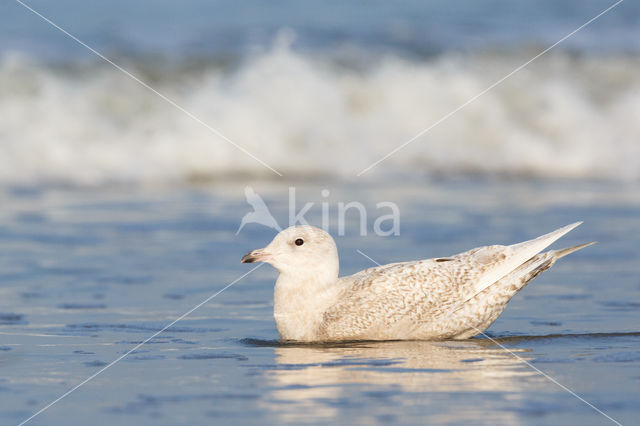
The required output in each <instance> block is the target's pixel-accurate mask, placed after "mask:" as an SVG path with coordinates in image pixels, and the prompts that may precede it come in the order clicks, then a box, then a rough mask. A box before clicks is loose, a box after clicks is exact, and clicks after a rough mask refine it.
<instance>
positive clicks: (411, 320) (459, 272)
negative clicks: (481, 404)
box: [242, 222, 594, 342]
mask: <svg viewBox="0 0 640 426" xmlns="http://www.w3.org/2000/svg"><path fill="white" fill-rule="evenodd" d="M581 223H582V222H576V223H573V224H571V225H567V226H565V227H563V228H560V229H558V230H556V231H553V232H551V233H548V234H545V235H542V236H541V237H538V238H535V239H532V240H529V241H525V242H522V243H519V244H513V245H510V246H503V245H491V246H486V247H478V248H475V249H472V250H469V251H466V252H463V253H459V254H456V255H453V256H448V257H440V258H433V259H424V260H414V261H408V262H398V263H391V264H388V265H381V266H377V267H373V268H369V269H365V270H363V271H360V272H358V273H356V274H353V275H350V276H345V277H340V278H339V277H338V272H339V260H338V250H337V248H336V244H335V242H334V240H333V238H332V237H331V235H329V234H328V233H327V232H325V231H323V230H321V229H318V228H315V227H313V226H292V227H289V228H287V229H285V230H283V231H281V232H280V233H279V234H278V235H276V237H275V238H274V239H273V241H271V243H269V245H267V246H266V247H265V248H262V249H258V250H253V251H251V252H249V253H247V254H246V255H245V256H244V257H243V258H242V263H253V262H266V263H269V264H271V265H272V266H273V267H274V268H275V269H276V270H278V272H280V275H279V277H278V279H277V281H276V284H275V288H274V305H273V306H274V309H273V311H274V312H273V315H274V319H275V322H276V327H277V329H278V333H279V334H280V337H281V339H282V340H290V341H299V342H321V341H356V340H444V339H467V338H471V337H473V336H475V335H477V334H480V333H482V332H483V331H484V330H486V329H487V328H488V327H489V326H490V325H491V324H492V323H493V322H494V321H495V320H496V319H497V318H498V316H499V315H500V314H501V313H502V311H504V309H505V307H506V305H507V302H508V301H509V300H510V299H511V298H512V297H513V296H514V295H515V294H516V293H518V292H519V291H520V290H522V289H523V288H524V287H525V286H526V285H527V284H528V283H529V282H530V281H531V280H532V279H534V278H535V277H536V276H538V275H539V274H540V273H542V272H543V271H545V270H547V269H549V268H550V267H551V266H553V264H554V263H555V262H556V260H558V259H560V258H561V257H564V256H566V255H568V254H569V253H573V252H574V251H577V250H580V249H582V248H584V247H587V246H590V245H591V244H594V243H587V244H581V245H578V246H574V247H570V248H565V249H561V250H550V251H546V252H542V251H543V250H544V249H545V248H547V247H548V246H549V245H551V244H552V243H553V242H554V241H556V240H557V239H559V238H560V237H562V236H563V235H565V234H566V233H568V232H569V231H571V230H572V229H574V228H575V227H576V226H578V225H580V224H581Z"/></svg>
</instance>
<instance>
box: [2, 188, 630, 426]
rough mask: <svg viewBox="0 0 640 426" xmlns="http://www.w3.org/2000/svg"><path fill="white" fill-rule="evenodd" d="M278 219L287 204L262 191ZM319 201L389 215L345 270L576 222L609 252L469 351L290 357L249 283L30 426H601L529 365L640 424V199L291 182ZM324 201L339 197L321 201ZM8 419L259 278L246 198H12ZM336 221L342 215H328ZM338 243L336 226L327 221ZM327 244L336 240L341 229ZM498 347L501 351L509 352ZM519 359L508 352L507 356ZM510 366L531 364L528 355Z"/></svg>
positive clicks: (5, 265) (6, 232)
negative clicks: (394, 229) (393, 425)
mask: <svg viewBox="0 0 640 426" xmlns="http://www.w3.org/2000/svg"><path fill="white" fill-rule="evenodd" d="M250 183H251V184H252V185H254V187H255V189H256V191H257V192H258V193H260V194H262V196H263V197H264V198H265V202H266V203H267V204H268V205H269V207H270V208H271V210H272V212H273V213H274V216H275V217H276V219H278V220H279V221H280V222H283V223H284V222H286V220H287V212H288V202H289V200H288V190H287V189H286V188H282V187H281V186H280V185H279V184H273V183H264V182H263V183H260V182H257V181H251V182H250ZM297 188H298V192H297V194H296V195H297V197H296V198H297V200H296V203H297V208H298V209H300V208H301V207H302V205H303V204H305V203H306V202H315V204H314V206H313V207H312V208H311V210H310V214H309V215H308V216H307V218H308V219H309V220H310V221H311V222H312V223H316V224H319V222H320V220H321V215H322V212H321V210H322V209H321V206H320V200H324V201H325V202H328V203H329V208H330V213H332V214H335V208H336V203H337V202H338V201H340V200H343V201H351V200H360V201H361V202H362V203H363V204H365V205H367V206H368V207H369V209H368V211H369V212H370V213H371V216H370V217H369V219H368V224H367V227H368V229H369V230H371V229H372V222H373V220H374V219H375V217H376V213H375V208H374V207H373V205H374V204H375V202H378V201H379V200H388V201H393V202H395V203H397V205H398V207H399V208H400V211H401V228H400V231H401V234H400V235H399V236H396V237H377V236H375V235H372V234H370V235H368V236H366V237H361V236H360V235H359V233H358V231H357V228H358V217H357V215H355V214H354V215H350V216H347V217H348V219H349V223H350V226H349V227H348V228H347V232H346V234H345V235H344V236H342V237H336V241H337V244H338V247H339V250H340V257H341V264H342V266H341V273H342V274H348V273H353V272H355V271H357V270H360V269H363V268H366V267H369V266H371V264H370V261H369V260H368V259H366V258H364V257H363V256H361V255H360V254H358V253H357V252H356V250H360V251H362V252H363V253H365V254H367V255H368V256H370V257H372V258H373V259H375V260H376V261H378V262H380V263H387V262H393V261H397V260H404V259H412V258H420V257H432V256H442V255H448V254H451V253H455V252H458V251H462V250H465V249H468V248H470V247H475V246H479V245H484V244H488V243H513V242H517V241H520V240H522V239H525V238H530V237H533V236H536V235H538V234H541V233H543V232H547V231H550V230H552V229H555V228H557V227H559V226H561V225H564V224H566V223H569V222H571V221H574V220H578V219H582V220H584V221H585V223H584V224H583V225H582V226H581V227H579V228H578V229H576V230H575V231H573V232H572V233H571V234H569V235H567V236H566V237H565V238H564V239H563V241H562V244H560V246H569V245H572V244H578V243H582V242H585V241H592V240H597V241H598V244H597V245H595V246H593V247H590V248H589V249H585V250H583V251H581V252H579V253H575V254H572V255H571V256H569V257H567V258H565V259H563V260H562V261H561V262H559V263H558V264H557V265H556V266H554V267H553V268H552V269H551V270H550V271H548V272H545V273H544V274H543V275H541V276H540V277H538V278H536V280H535V281H534V282H533V283H532V284H531V285H529V286H528V287H526V288H525V289H524V290H523V291H522V292H521V293H520V294H519V295H517V296H516V297H515V298H514V299H513V300H512V301H511V302H510V304H509V306H508V308H507V309H506V311H505V312H504V314H503V315H502V316H501V317H500V318H499V319H498V321H496V323H494V324H493V325H492V326H491V328H490V329H489V330H488V335H489V336H492V337H493V338H495V339H496V341H497V342H499V343H500V344H501V345H503V347H500V346H498V345H497V344H496V343H494V342H491V341H489V340H488V339H486V338H482V337H480V338H477V339H472V340H470V341H464V342H439V343H433V342H389V343H362V344H343V345H320V346H314V345H302V346H296V345H281V344H279V343H278V342H277V339H278V335H277V332H276V330H275V326H274V322H273V319H272V309H273V304H272V290H273V283H274V280H275V278H276V272H275V271H274V270H272V269H270V267H269V266H264V267H261V268H259V269H257V270H256V271H255V272H253V273H252V274H250V275H248V276H246V277H245V278H243V279H242V280H240V281H239V282H237V283H236V284H234V285H233V286H231V287H230V288H228V289H227V290H225V291H224V292H222V293H220V294H219V295H218V296H216V297H215V298H213V299H212V300H211V301H210V302H209V303H206V304H205V305H204V306H202V307H200V308H199V309H197V310H196V311H194V312H193V313H192V314H190V315H189V316H187V317H186V318H184V319H182V320H181V321H179V322H178V323H177V324H175V326H173V327H171V328H170V329H168V330H167V331H165V332H164V333H162V334H160V335H158V336H157V337H156V338H154V339H153V340H151V341H150V342H148V343H147V344H145V345H143V346H141V347H139V348H138V349H137V350H135V351H134V352H133V353H131V354H130V355H128V356H127V357H126V358H124V359H123V360H121V361H120V362H119V363H117V364H115V365H113V366H112V367H110V368H109V369H107V370H106V371H104V372H103V373H101V374H100V375H98V376H97V377H96V378H95V379H93V380H92V381H90V382H89V383H87V384H86V385H84V386H82V387H81V388H79V389H77V390H76V391H75V392H73V393H72V394H70V395H69V396H68V397H66V398H65V399H63V400H61V401H60V402H58V403H57V404H55V405H54V406H52V407H51V408H49V409H48V410H46V411H45V412H44V413H42V414H41V415H39V416H38V417H36V418H35V419H33V421H32V424H65V425H76V424H77V425H80V424H86V423H88V422H95V421H98V422H99V423H101V424H110V423H119V424H136V425H143V424H150V425H151V424H153V425H157V424H176V423H214V422H215V423H219V422H221V423H231V422H234V423H237V422H239V423H264V422H267V423H281V422H293V423H299V422H302V421H308V422H311V423H325V422H329V421H331V422H340V423H386V422H389V421H394V422H400V423H424V422H428V423H438V422H442V423H463V422H472V423H476V424H477V423H480V424H496V423H500V424H504V423H523V424H565V423H567V422H569V423H577V422H580V423H583V424H607V423H608V420H607V419H606V418H604V417H603V416H602V415H601V414H598V413H597V412H595V411H594V410H593V409H591V408H590V407H588V406H587V405H585V404H584V403H583V402H581V401H579V400H578V399H576V398H575V397H574V396H572V395H570V394H569V393H567V392H566V391H565V390H563V389H561V388H560V387H558V386H557V385H556V384H554V383H552V382H551V381H549V380H548V379H546V378H544V377H542V376H541V375H540V374H539V373H537V372H536V371H534V370H533V369H532V368H531V367H529V366H527V365H526V364H525V363H524V362H523V361H522V360H521V359H524V360H526V361H528V362H530V363H531V364H532V365H533V366H535V367H536V368H538V369H540V370H542V371H543V372H545V373H546V374H548V375H550V376H551V377H553V378H554V379H555V380H557V381H558V382H560V383H561V384H563V385H564V386H566V387H568V388H569V389H571V390H573V391H574V392H576V393H577V394H579V395H580V396H581V397H583V398H584V399H586V400H587V401H589V402H590V403H592V404H594V405H595V406H596V407H598V409H600V410H602V411H604V412H605V413H607V414H608V415H610V416H611V417H613V418H614V419H616V420H617V421H620V422H621V423H623V424H633V423H634V419H635V418H636V417H637V416H638V414H639V413H640V404H638V400H637V391H638V384H639V382H638V380H639V377H640V375H639V373H640V371H639V367H640V330H639V329H638V300H640V282H639V281H638V257H639V255H640V252H639V251H638V241H640V220H639V218H638V213H639V211H640V210H639V206H638V199H640V198H638V195H639V194H638V190H637V187H636V186H624V185H623V186H621V185H618V184H606V183H589V184H587V183H575V182H573V183H572V182H553V181H552V182H527V181H519V182H518V181H514V182H511V183H507V182H500V181H485V180H480V181H472V180H457V181H440V182H438V181H431V182H426V183H425V182H424V181H421V180H417V181H413V182H408V181H405V182H404V185H403V190H402V191H398V190H397V183H391V184H390V183H383V182H379V183H376V184H357V185H356V184H350V185H345V184H339V183H335V182H334V184H333V185H327V186H319V185H317V184H310V183H304V182H298V187H297ZM322 189H330V190H331V195H330V196H329V197H328V198H321V197H320V193H321V191H322ZM1 197H2V204H3V206H4V207H5V208H4V209H3V210H2V216H1V218H0V249H1V250H2V252H3V256H2V258H1V260H0V270H1V271H2V274H1V276H0V280H1V282H2V287H1V291H2V298H0V337H1V342H2V343H1V344H0V347H1V348H2V350H1V351H0V371H1V373H0V377H1V379H0V392H1V393H2V398H1V399H0V401H1V402H0V418H1V421H0V422H1V423H3V424H17V423H19V422H20V421H22V420H24V419H26V418H28V417H29V416H30V415H32V414H33V413H35V412H36V411H37V410H39V409H40V408H42V407H44V406H45V405H46V404H48V403H49V402H51V401H53V400H54V399H56V398H57V397H58V396H60V395H61V394H63V393H64V392H65V391H67V390H69V389H70V388H72V387H73V386H75V385H76V384H78V383H80V382H81V381H82V380H84V379H86V378H87V377H89V376H90V375H92V374H93V373H95V372H97V371H98V370H99V369H101V368H102V367H104V366H106V365H107V364H108V363H110V362H112V361H113V360H115V359H116V358H118V357H119V356H121V355H122V354H124V353H126V352H127V351H129V350H131V349H132V348H134V347H135V346H136V345H137V344H138V343H140V342H142V341H144V340H145V339H146V338H148V337H150V336H151V335H153V334H154V333H155V332H157V331H159V330H161V329H162V328H163V327H164V326H165V325H167V324H169V323H170V322H171V321H172V320H174V319H175V318H178V317H179V316H180V315H182V314H183V313H185V312H187V311H188V310H189V309H191V308H192V307H194V306H196V305H197V304H199V303H201V302H202V301H204V300H205V299H206V298H208V297H209V296H211V295H212V294H214V293H215V292H217V291H219V290H220V289H222V288H223V287H225V286H226V285H227V284H229V283H231V282H232V281H233V280H235V279H237V278H238V277H240V276H242V274H244V273H246V272H247V271H248V267H247V265H242V264H240V263H239V260H240V257H241V256H242V255H243V254H244V253H245V252H247V251H248V250H250V249H253V248H257V247H262V246H264V245H265V244H267V243H268V242H269V240H270V239H271V238H272V236H273V232H272V231H271V230H269V229H268V228H265V227H262V226H260V225H255V224H250V225H247V226H246V227H245V228H244V229H243V230H242V231H241V232H240V233H239V235H237V236H236V235H235V232H236V230H237V227H238V225H239V219H240V218H241V217H242V216H243V215H244V214H245V213H246V212H247V211H249V206H248V205H246V203H245V200H244V191H243V185H242V184H232V183H225V184H206V185H204V186H195V187H189V188H184V187H175V188H155V189H154V188H150V189H131V188H129V189H125V188H116V187H112V188H102V189H100V190H95V189H86V190H82V189H41V188H33V187H31V188H29V187H16V188H13V189H6V190H4V191H3V192H2V195H1ZM331 217H332V216H331ZM330 225H331V226H334V225H335V222H334V219H333V218H331V219H330ZM332 232H333V233H334V234H337V233H336V230H335V229H333V230H332ZM505 348H506V349H505ZM510 352H513V353H510ZM514 354H515V355H517V356H518V357H520V358H521V359H519V358H516V357H515V356H514Z"/></svg>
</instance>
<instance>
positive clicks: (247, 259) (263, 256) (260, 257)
mask: <svg viewBox="0 0 640 426" xmlns="http://www.w3.org/2000/svg"><path fill="white" fill-rule="evenodd" d="M269 260H271V255H270V254H269V253H267V252H266V251H265V249H258V250H253V251H250V252H249V253H247V254H245V255H244V256H242V260H241V262H242V263H254V262H268V261H269Z"/></svg>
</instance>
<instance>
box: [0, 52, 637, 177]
mask: <svg viewBox="0 0 640 426" xmlns="http://www.w3.org/2000/svg"><path fill="white" fill-rule="evenodd" d="M537 52H538V51H537V50H534V49H531V50H530V51H527V49H524V51H521V52H514V51H511V52H484V53H476V54H468V55H461V54H442V55H440V56H437V57H431V58H418V59H416V58H406V57H399V56H390V55H382V56H378V57H376V58H374V59H371V58H369V59H364V60H353V61H351V62H350V61H348V60H347V61H345V60H339V59H336V58H335V57H333V58H329V57H328V56H327V55H318V54H316V55H305V54H302V53H297V52H295V51H293V50H292V49H290V48H289V47H288V46H287V45H286V44H282V45H276V46H275V47H273V48H271V49H268V50H265V51H262V52H257V53H254V54H253V55H251V56H250V57H247V58H246V59H244V60H243V61H241V62H239V63H236V64H233V65H227V64H224V63H220V62H215V61H205V60H202V61H190V62H188V63H187V62H186V61H185V62H184V63H181V64H176V63H173V64H168V63H161V64H159V65H158V63H156V62H154V61H152V60H149V59H146V60H142V59H139V60H127V61H124V65H123V66H124V67H125V68H126V69H128V70H130V71H131V72H132V73H134V74H135V75H137V76H139V77H140V78H141V79H142V80H144V81H146V82H148V83H149V84H150V85H151V86H153V88H155V89H156V90H157V91H158V92H160V93H162V94H163V95H166V96H167V97H168V98H170V99H172V100H173V101H175V102H176V103H177V104H178V105H180V106H181V107H183V108H184V109H185V110H187V111H189V112H190V113H192V114H193V115H194V116H195V117H197V118H199V119H201V120H202V121H203V122H205V123H207V124H208V125H210V126H212V128H215V129H216V130H218V131H219V132H221V133H222V134H224V135H225V136H226V137H228V138H229V139H230V140H232V141H234V142H235V143H237V144H238V145H240V146H241V147H243V148H244V149H246V150H247V151H248V152H250V153H252V154H253V155H255V157H257V158H259V159H261V160H262V161H264V162H265V163H267V164H268V165H270V166H271V167H273V168H275V169H277V170H279V171H280V172H282V173H284V174H285V175H296V176H313V175H317V174H327V173H329V174H333V175H336V176H355V175H356V174H357V173H358V172H360V171H361V170H363V169H364V168H366V167H367V166H369V165H370V164H372V163H373V162H375V161H377V160H379V159H380V158H381V157H383V156H384V155H386V154H387V153H389V152H390V151H392V150H393V149H394V148H396V147H398V146H399V145H401V144H403V143H404V142H405V141H407V140H409V139H411V138H412V137H413V136H414V135H416V134H417V133H418V132H420V131H422V130H423V129H426V128H428V127H429V126H431V125H432V124H433V123H436V122H438V120H439V119H441V118H442V117H443V116H445V115H446V114H448V113H449V112H450V111H452V110H455V109H456V108H457V107H459V106H460V105H462V104H464V103H465V102H467V101H468V100H470V99H472V98H473V97H474V96H476V95H477V94H479V93H481V92H482V91H483V90H485V89H486V88H487V87H489V86H490V85H491V84H493V83H494V82H496V81H497V80H499V79H500V78H502V77H503V76H504V75H506V74H508V73H509V72H511V71H512V70H513V69H515V68H516V67H517V66H519V65H520V64H522V63H523V62H525V61H526V60H528V59H529V58H530V57H532V56H534V55H535V54H536V53H537ZM347 56H348V55H347ZM354 56H357V55H354ZM343 59H344V58H343ZM160 62H162V61H160ZM638 69H640V58H638V56H636V55H625V54H616V55H612V56H608V57H605V56H597V55H596V56H589V55H576V54H571V53H567V52H556V53H550V54H548V55H546V56H544V57H542V58H540V59H539V60H537V61H536V62H534V63H532V64H531V65H529V66H528V67H526V68H524V69H523V70H522V71H520V72H518V73H517V74H515V75H513V76H512V77H510V78H509V79H507V80H505V81H504V82H503V83H501V84H500V85H498V86H496V87H495V88H493V89H492V90H489V91H488V92H487V93H485V94H484V95H482V96H481V97H479V98H478V99H476V100H475V101H474V102H472V103H470V104H469V105H467V106H466V107H464V108H462V109H461V110H459V111H458V112H457V113H455V114H454V115H452V116H451V117H450V118H448V119H447V120H445V121H443V122H441V123H440V124H439V125H437V126H436V127H434V128H433V129H431V130H430V131H428V132H426V133H425V134H424V135H422V136H421V137H420V138H418V139H416V140H415V141H413V142H411V143H410V144H409V145H407V146H406V147H404V148H403V149H401V150H399V151H398V152H397V153H395V154H394V155H392V156H390V157H389V158H388V159H386V160H385V161H383V162H381V163H380V164H379V165H377V166H376V167H375V168H373V169H372V170H370V171H369V172H367V173H368V174H371V175H376V174H381V173H388V172H390V171H396V172H397V171H407V170H409V171H419V172H424V173H429V174H445V175H460V174H480V175H509V176H511V175H515V176H533V177H545V178H546V177H548V178H572V179H594V178H595V179H621V180H637V179H640V120H638V117H640V74H638V73H637V70H638ZM237 174H242V175H249V176H271V175H273V173H272V172H271V171H270V170H269V169H268V168H266V167H265V166H263V165H262V164H260V163H259V162H257V161H256V160H255V159H253V158H251V157H250V156H248V155H246V154H245V153H243V152H241V151H240V150H239V149H238V148H236V147H234V146H233V145H232V144H231V143H229V142H228V141H225V140H223V139H222V138H221V137H220V136H218V135H216V134H214V133H213V132H212V131H211V130H210V129H208V128H207V127H206V126H204V125H203V124H202V123H199V122H198V121H197V120H194V119H193V117H190V116H188V115H187V114H185V113H184V112H182V111H180V110H178V109H176V108H175V107H174V106H172V105H170V104H169V103H168V102H166V101H165V100H163V99H161V98H159V97H158V96H157V94H155V93H153V92H152V91H150V90H148V89H146V88H145V87H143V86H142V85H140V84H138V83H137V82H135V81H133V80H132V79H131V78H128V77H127V76H126V75H124V74H123V73H122V72H120V71H118V70H116V69H114V68H113V67H111V66H110V65H108V64H105V63H85V64H79V63H68V64H64V63H62V64H61V63H58V64H41V63H37V62H34V61H32V60H30V59H28V58H27V57H24V56H16V55H6V56H5V57H4V58H2V60H0V182H1V183H4V184H13V183H43V182H56V183H71V184H103V183H110V182H134V183H144V182H181V181H189V180H193V179H216V178H218V177H224V176H233V175H237Z"/></svg>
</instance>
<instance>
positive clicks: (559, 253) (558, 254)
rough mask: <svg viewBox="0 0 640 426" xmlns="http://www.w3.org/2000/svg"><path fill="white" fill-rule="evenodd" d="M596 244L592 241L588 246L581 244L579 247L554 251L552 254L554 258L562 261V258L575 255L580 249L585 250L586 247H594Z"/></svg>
mask: <svg viewBox="0 0 640 426" xmlns="http://www.w3.org/2000/svg"><path fill="white" fill-rule="evenodd" d="M595 243H596V242H595V241H592V242H590V243H586V244H580V245H577V246H573V247H568V248H564V249H560V250H553V251H552V252H551V253H553V256H554V257H555V258H556V259H560V258H561V257H565V256H566V255H568V254H571V253H573V252H574V251H578V250H580V249H583V248H585V247H589V246H592V245H594V244H595Z"/></svg>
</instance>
